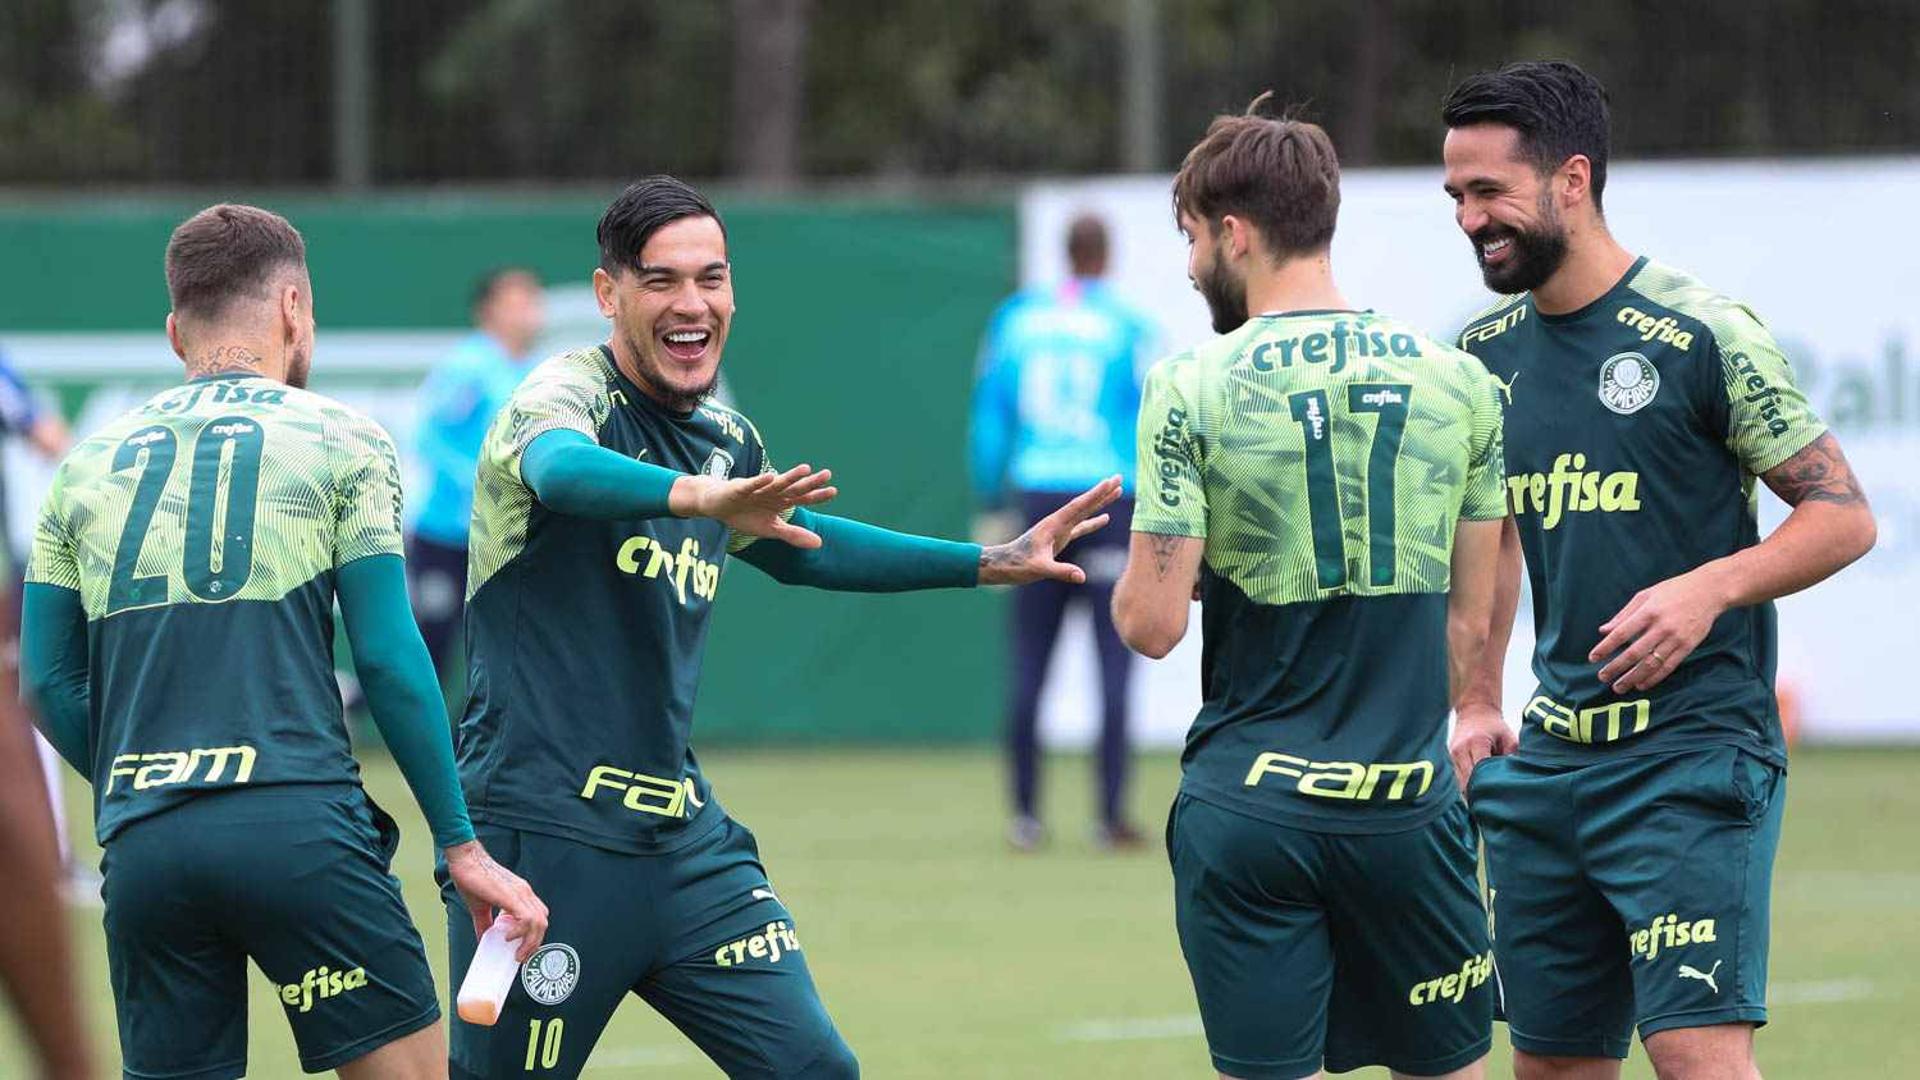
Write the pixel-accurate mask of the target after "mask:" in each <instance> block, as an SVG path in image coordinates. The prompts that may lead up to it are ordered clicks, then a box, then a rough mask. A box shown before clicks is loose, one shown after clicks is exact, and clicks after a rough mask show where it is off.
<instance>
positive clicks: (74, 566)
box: [26, 469, 80, 592]
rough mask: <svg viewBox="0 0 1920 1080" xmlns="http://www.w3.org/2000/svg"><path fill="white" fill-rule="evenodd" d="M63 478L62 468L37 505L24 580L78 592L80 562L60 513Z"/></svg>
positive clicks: (62, 503)
mask: <svg viewBox="0 0 1920 1080" xmlns="http://www.w3.org/2000/svg"><path fill="white" fill-rule="evenodd" d="M65 476H66V470H65V469H62V470H61V471H60V472H59V473H57V474H55V476H54V480H53V488H52V490H50V491H48V492H47V498H46V501H45V502H44V503H42V504H41V506H40V520H39V521H38V523H37V524H35V526H34V530H33V551H32V553H31V554H30V555H29V556H28V557H27V576H26V580H27V581H29V582H31V583H33V584H35V585H58V586H60V587H61V588H63V589H72V590H74V591H75V592H79V591H80V560H79V556H78V554H77V553H76V552H75V550H74V546H73V535H72V533H70V532H69V531H68V529H67V521H66V517H65V515H64V513H63V511H62V507H63V506H64V504H65V498H64V497H63V494H62V489H63V488H64V487H65V484H64V483H63V482H62V481H63V480H64V478H65Z"/></svg>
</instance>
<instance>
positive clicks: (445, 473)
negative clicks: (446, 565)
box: [413, 331, 532, 547]
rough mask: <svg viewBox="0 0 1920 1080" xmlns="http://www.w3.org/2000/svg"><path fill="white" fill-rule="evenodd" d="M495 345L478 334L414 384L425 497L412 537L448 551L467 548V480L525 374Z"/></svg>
mask: <svg viewBox="0 0 1920 1080" xmlns="http://www.w3.org/2000/svg"><path fill="white" fill-rule="evenodd" d="M528 361H529V358H521V359H519V360H516V359H515V358H513V357H510V356H508V355H507V352H506V350H505V349H502V348H501V347H500V343H499V342H497V341H495V340H494V339H493V338H491V337H489V336H488V335H486V334H483V333H479V332H478V331H476V332H474V333H472V334H470V335H468V336H467V337H466V338H465V339H463V340H462V341H461V342H460V344H458V345H456V346H454V348H453V351H452V352H451V353H448V354H447V356H446V357H445V358H444V359H442V360H441V361H440V362H439V363H438V364H435V365H434V368H433V370H432V371H431V372H430V373H428V375H427V381H426V382H424V383H422V384H421V385H420V395H419V402H420V425H419V428H418V429H417V431H416V432H415V435H414V445H415V447H416V449H418V450H419V451H420V456H421V458H422V459H424V461H425V462H426V466H427V497H426V498H425V499H424V500H423V501H422V502H421V503H420V504H419V510H418V512H417V513H416V514H415V516H414V522H413V531H414V533H415V534H416V535H418V536H421V537H423V538H425V539H427V540H430V541H432V542H434V543H436V544H445V545H447V546H449V547H466V546H467V529H468V527H469V525H470V521H469V519H470V518H471V517H472V516H473V478H474V473H475V472H476V471H477V470H478V468H479V465H480V444H481V443H482V442H483V441H485V439H486V437H487V428H488V427H490V426H492V424H493V417H494V414H495V413H497V412H499V411H500V408H501V406H503V405H505V404H506V402H507V396H508V395H510V394H512V393H513V390H514V387H516V386H519V385H520V380H521V379H522V378H523V377H525V375H526V374H527V372H528V371H529V370H531V368H532V365H531V363H530V362H528Z"/></svg>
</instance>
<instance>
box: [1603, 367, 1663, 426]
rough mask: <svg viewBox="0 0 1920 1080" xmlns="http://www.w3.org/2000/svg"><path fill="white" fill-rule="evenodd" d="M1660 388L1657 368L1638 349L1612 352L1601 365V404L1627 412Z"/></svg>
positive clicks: (1635, 408)
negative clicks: (1636, 350) (1635, 350)
mask: <svg viewBox="0 0 1920 1080" xmlns="http://www.w3.org/2000/svg"><path fill="white" fill-rule="evenodd" d="M1659 392H1660V369H1659V368H1656V367H1654V366H1653V362H1652V361H1650V360H1648V359H1647V358H1646V357H1644V356H1642V355H1640V354H1639V353H1637V352H1623V353H1615V354H1614V355H1612V356H1609V357H1607V362H1606V363H1604V364H1601V365H1600V404H1602V405H1605V406H1606V407H1607V408H1609V409H1612V410H1613V411H1614V412H1617V413H1619V414H1620V415H1621V416H1626V415H1627V414H1629V413H1636V412H1639V411H1640V410H1641V409H1644V408H1646V406H1647V402H1649V401H1652V400H1653V395H1655V394H1657V393H1659Z"/></svg>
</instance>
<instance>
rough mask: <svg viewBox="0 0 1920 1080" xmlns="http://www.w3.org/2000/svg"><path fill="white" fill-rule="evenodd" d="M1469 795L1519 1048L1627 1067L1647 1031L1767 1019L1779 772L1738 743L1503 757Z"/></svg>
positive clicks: (1486, 768) (1781, 793)
mask: <svg viewBox="0 0 1920 1080" xmlns="http://www.w3.org/2000/svg"><path fill="white" fill-rule="evenodd" d="M1468 794H1469V798H1470V800H1471V805H1472V808H1473V816H1474V818H1475V819H1476V820H1477V821H1478V822H1479V824H1480V829H1481V833H1482V835H1483V836H1484V838H1485V840H1486V845H1487V886H1488V890H1489V893H1490V899H1491V901H1492V910H1493V915H1494V921H1493V931H1494V956H1495V958H1496V959H1497V961H1498V963H1499V969H1500V985H1501V991H1502V996H1503V998H1504V1007H1505V1011H1506V1017H1507V1027H1508V1032H1509V1034H1510V1035H1511V1036H1512V1039H1513V1045H1514V1047H1515V1048H1517V1049H1520V1050H1525V1051H1527V1052H1529V1053H1534V1054H1542V1055H1556V1056H1566V1057H1612V1058H1624V1057H1626V1056H1627V1046H1628V1043H1629V1041H1630V1040H1631V1036H1632V1033H1633V1028H1634V1027H1635V1025H1638V1027H1639V1029H1640V1037H1641V1038H1642V1039H1644V1038H1646V1037H1647V1036H1649V1035H1652V1034H1654V1033H1655V1032H1659V1031H1665V1030H1667V1029H1669V1028H1687V1027H1705V1026H1708V1025H1711V1024H1729V1023H1751V1024H1754V1025H1756V1026H1757V1025H1760V1024H1764V1023H1766V1021H1767V1005H1766V985H1767V915H1768V886H1769V883H1770V882H1771V880H1772V876H1773V855H1774V851H1775V849H1776V848H1777V847H1778V846H1779V842H1780V815H1781V810H1782V808H1783V806H1784V805H1785V803H1786V798H1785V773H1784V772H1783V770H1781V769H1780V768H1779V767H1778V766H1775V765H1772V764H1769V763H1768V762H1765V761H1762V760H1761V759H1760V758H1758V757H1755V756H1754V755H1752V754H1750V753H1747V752H1745V751H1743V750H1740V749H1738V748H1736V747H1732V746H1717V747H1706V748H1704V749H1692V750H1683V751H1676V752H1674V753H1667V754H1641V755H1636V756H1629V757H1616V758H1610V759H1607V760H1604V761H1600V762H1597V763H1595V764H1592V765H1584V766H1575V767H1567V766H1557V765H1545V764H1540V763H1536V762H1529V761H1523V760H1521V759H1518V758H1514V757H1501V758H1491V759H1488V760H1486V761H1483V762H1481V763H1480V765H1479V766H1478V767H1477V768H1475V769H1474V771H1473V780H1472V784H1471V785H1470V787H1469V791H1468Z"/></svg>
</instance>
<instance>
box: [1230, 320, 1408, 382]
mask: <svg viewBox="0 0 1920 1080" xmlns="http://www.w3.org/2000/svg"><path fill="white" fill-rule="evenodd" d="M1295 353H1298V354H1299V359H1300V360H1302V361H1305V362H1306V363H1309V364H1331V365H1332V366H1331V367H1329V368H1328V369H1327V371H1328V373H1329V374H1338V373H1340V372H1342V371H1344V370H1346V367H1347V360H1348V359H1349V358H1358V359H1365V358H1366V357H1369V356H1419V355H1421V353H1420V342H1419V341H1418V340H1416V339H1415V338H1414V336H1413V335H1412V334H1384V333H1381V332H1380V331H1378V330H1367V329H1365V328H1362V327H1353V326H1349V325H1348V324H1347V323H1343V322H1337V323H1334V324H1333V332H1332V333H1326V332H1324V331H1319V330H1316V331H1314V332H1313V333H1311V334H1306V335H1304V336H1296V337H1284V338H1272V339H1269V340H1267V341H1262V342H1261V343H1260V344H1258V345H1255V346H1254V347H1253V351H1252V352H1249V353H1248V354H1247V366H1249V367H1251V368H1253V370H1255V371H1260V372H1268V371H1272V370H1273V369H1274V368H1275V367H1276V366H1277V367H1281V368H1290V367H1292V366H1293V364H1294V358H1295V356H1294V354H1295ZM1275 354H1278V358H1277V359H1276V358H1275Z"/></svg>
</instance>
